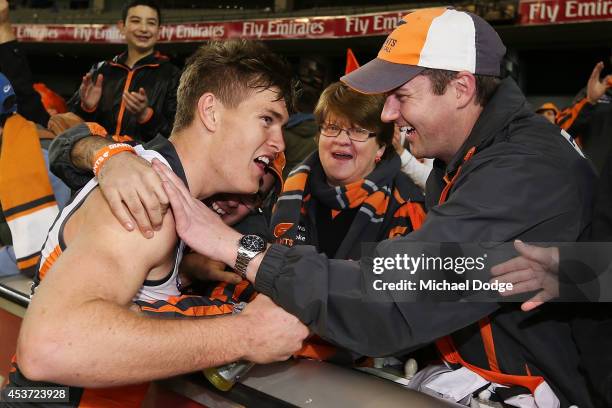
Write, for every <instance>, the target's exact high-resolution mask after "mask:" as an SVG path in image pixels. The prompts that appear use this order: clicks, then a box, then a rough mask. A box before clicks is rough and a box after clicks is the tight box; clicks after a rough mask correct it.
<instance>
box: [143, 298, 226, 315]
mask: <svg viewBox="0 0 612 408" xmlns="http://www.w3.org/2000/svg"><path fill="white" fill-rule="evenodd" d="M168 301H170V300H168ZM140 309H141V310H143V311H146V312H155V313H167V312H170V313H177V314H180V315H183V316H190V317H202V316H217V315H222V314H231V313H232V312H233V311H234V307H233V305H231V304H229V303H227V304H224V305H220V306H215V305H206V306H204V305H202V306H192V307H189V308H187V309H181V308H179V307H177V306H175V305H173V304H167V305H164V306H162V307H159V308H156V307H152V306H151V307H149V306H140Z"/></svg>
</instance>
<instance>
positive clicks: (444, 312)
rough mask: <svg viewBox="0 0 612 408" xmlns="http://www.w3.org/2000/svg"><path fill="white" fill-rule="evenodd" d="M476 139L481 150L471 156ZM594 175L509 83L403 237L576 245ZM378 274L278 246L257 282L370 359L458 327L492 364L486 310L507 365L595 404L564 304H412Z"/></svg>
mask: <svg viewBox="0 0 612 408" xmlns="http://www.w3.org/2000/svg"><path fill="white" fill-rule="evenodd" d="M471 147H476V153H475V154H474V156H473V157H472V158H471V159H470V160H469V161H467V162H466V163H462V162H463V158H464V155H465V154H466V152H467V151H468V150H469V149H470V148H471ZM462 164H463V165H462ZM461 165H462V170H461V173H460V175H459V176H458V178H457V179H456V181H455V183H454V185H453V187H452V189H451V190H450V192H449V196H448V199H447V201H446V202H445V203H443V204H441V205H435V203H437V202H438V199H439V197H440V193H441V190H442V187H443V182H441V176H442V175H443V174H444V172H446V173H447V174H448V175H450V176H452V175H454V174H455V172H456V171H457V169H458V168H459V166H461ZM594 181H595V173H594V170H593V168H592V165H591V163H590V162H589V161H588V160H586V159H585V158H583V157H582V156H581V155H580V154H579V153H578V152H577V151H576V150H575V148H574V146H573V145H572V144H571V142H570V141H568V140H566V139H565V138H564V137H562V136H561V135H560V130H559V128H558V127H556V126H554V125H551V124H549V123H547V122H546V120H544V119H543V118H540V117H538V116H536V115H535V114H533V113H532V112H531V109H530V108H529V106H527V104H526V101H525V98H524V96H523V95H522V93H521V91H520V90H519V89H518V87H517V86H516V84H515V83H514V82H513V81H512V80H510V79H506V80H504V81H503V82H502V84H501V85H500V87H499V88H498V90H497V91H496V93H495V94H494V95H493V98H492V99H491V100H490V101H489V102H488V103H487V105H486V106H485V108H484V110H483V112H482V114H481V115H480V117H479V119H478V121H477V122H476V124H475V126H474V129H473V130H472V132H471V134H470V135H469V137H468V139H467V141H466V142H465V144H464V145H463V146H462V148H461V149H460V151H459V152H458V153H457V155H456V157H455V158H454V159H453V160H452V161H451V162H450V163H449V165H448V166H447V167H446V168H443V166H441V165H440V163H438V164H437V166H436V167H435V168H434V171H432V174H431V175H430V178H429V180H428V184H427V198H428V200H430V201H431V203H432V206H431V208H430V209H429V213H428V215H427V219H426V221H425V223H424V224H423V226H422V227H421V228H420V229H419V230H418V231H415V232H413V233H411V234H409V235H408V236H405V237H401V238H398V240H401V241H400V242H405V241H420V242H466V243H469V242H472V243H474V242H507V241H512V240H514V239H515V238H520V239H522V240H524V241H536V242H537V241H539V242H546V241H549V242H561V241H576V240H577V239H578V238H579V237H580V236H581V235H582V234H584V233H585V232H586V231H587V229H588V227H589V224H590V220H591V201H592V190H593V183H594ZM392 246H393V243H392V242H391V241H383V242H381V243H380V244H378V246H377V249H376V253H377V255H378V256H387V255H390V254H393V248H392ZM370 274H371V271H368V270H367V269H366V268H363V269H362V268H360V264H359V262H353V261H343V260H332V259H327V257H326V256H325V255H322V254H318V253H316V250H315V249H314V248H313V247H310V246H295V247H293V248H287V247H283V246H280V245H274V246H272V247H271V248H270V250H269V251H268V253H267V254H266V256H265V257H264V259H263V261H262V264H261V266H260V268H259V271H258V274H257V278H256V282H255V287H256V289H257V290H258V291H260V292H262V293H264V294H266V295H268V296H270V297H271V298H272V299H274V301H275V302H277V303H278V304H279V305H281V306H282V307H283V308H285V309H286V310H288V311H289V312H291V313H293V314H295V315H296V316H298V317H299V318H300V319H301V320H302V321H303V322H304V323H305V324H307V325H308V326H309V327H310V328H311V329H312V330H313V331H315V332H316V333H317V334H318V335H320V336H321V337H323V338H325V339H327V340H330V341H332V342H334V343H337V344H339V345H341V346H343V347H346V348H349V349H352V350H354V351H356V352H358V353H361V354H364V355H370V356H380V355H390V354H400V353H404V352H407V351H409V350H411V349H415V348H417V347H419V346H422V345H425V344H428V343H430V342H432V341H435V340H436V339H438V338H440V337H442V336H445V335H449V334H453V336H454V338H455V340H456V341H455V343H456V344H457V347H458V349H459V351H460V352H461V355H462V357H463V358H464V359H465V360H466V361H468V362H470V363H471V364H475V365H477V366H479V367H483V368H486V369H490V368H489V366H488V362H487V359H486V355H485V354H484V351H483V350H482V349H483V347H482V341H481V340H480V337H479V332H478V328H477V325H475V324H474V323H476V322H477V321H478V320H479V319H481V318H483V317H485V316H488V317H489V319H490V321H491V325H492V330H493V337H494V339H495V346H496V347H495V348H496V352H497V358H498V360H499V365H500V369H501V370H502V372H504V373H508V374H516V375H525V366H528V367H529V369H530V371H531V372H532V373H533V375H541V376H543V377H544V378H545V379H546V381H547V382H548V383H549V385H551V387H552V388H553V390H554V391H555V393H556V394H557V395H558V396H559V398H560V400H561V405H562V406H569V405H570V404H577V405H579V406H580V407H581V408H584V407H590V406H593V404H592V401H591V398H590V396H589V393H588V390H587V386H586V383H585V381H584V380H583V379H582V376H581V374H580V373H579V372H578V366H579V364H580V361H579V351H578V347H577V346H576V344H575V343H574V341H573V340H572V330H573V326H572V318H571V311H568V308H566V307H565V306H564V305H560V304H547V305H545V306H543V307H541V308H539V309H536V310H535V311H532V312H529V313H525V312H522V311H521V310H520V308H519V305H518V304H508V303H505V304H501V303H454V302H453V303H441V302H437V303H436V302H429V303H423V302H420V303H414V302H401V301H400V300H398V299H396V298H394V297H391V296H393V295H388V296H389V297H388V298H387V299H386V300H387V301H377V302H367V301H365V300H364V299H366V298H367V293H366V285H365V284H364V282H368V281H369V280H370V277H369V276H367V275H370ZM475 326H476V327H475ZM457 337H460V338H461V339H462V340H461V341H457Z"/></svg>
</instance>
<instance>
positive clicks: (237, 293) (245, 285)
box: [232, 280, 249, 301]
mask: <svg viewBox="0 0 612 408" xmlns="http://www.w3.org/2000/svg"><path fill="white" fill-rule="evenodd" d="M248 287H249V281H248V280H242V281H241V282H240V283H239V284H237V285H236V286H235V287H234V293H233V294H232V298H233V300H235V301H238V299H240V295H242V292H244V290H245V289H246V288H248Z"/></svg>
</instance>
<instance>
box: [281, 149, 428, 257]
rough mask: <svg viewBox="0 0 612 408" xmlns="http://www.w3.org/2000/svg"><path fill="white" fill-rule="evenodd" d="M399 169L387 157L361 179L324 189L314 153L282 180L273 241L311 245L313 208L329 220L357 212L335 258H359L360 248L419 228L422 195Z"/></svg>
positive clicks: (397, 161) (313, 240) (398, 162)
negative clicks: (326, 212)
mask: <svg viewBox="0 0 612 408" xmlns="http://www.w3.org/2000/svg"><path fill="white" fill-rule="evenodd" d="M400 167H401V160H400V158H399V157H398V156H397V155H393V156H392V157H391V158H390V159H387V160H383V161H381V162H380V163H379V164H378V165H377V166H376V167H375V168H374V170H373V171H372V172H371V173H370V174H368V175H367V176H366V177H365V178H363V179H361V180H358V181H355V182H353V183H350V184H347V185H345V186H337V187H334V186H330V185H328V184H327V181H326V175H325V172H324V170H323V167H322V165H321V161H320V159H319V154H318V152H316V151H315V152H314V153H312V154H311V155H310V156H309V157H308V158H306V160H304V162H302V164H300V165H299V166H297V167H296V168H295V169H294V170H293V171H292V172H291V173H290V174H289V176H288V177H287V180H286V181H285V185H284V188H283V192H282V193H281V195H280V197H279V199H278V201H277V203H276V208H275V209H274V214H273V215H272V220H271V223H270V225H271V230H272V234H273V236H274V239H275V242H276V243H280V244H283V245H286V246H293V245H304V244H306V245H315V246H317V243H318V238H317V231H316V222H315V219H314V216H315V213H316V211H315V207H314V206H316V205H322V206H325V207H327V208H329V209H330V210H331V212H332V217H335V216H337V215H338V213H340V212H341V211H343V210H345V209H349V208H359V210H358V211H357V214H356V215H355V218H354V219H353V222H352V224H351V226H350V227H349V230H348V232H347V234H346V236H345V238H344V240H343V241H342V243H341V244H340V246H339V248H338V251H337V252H336V254H335V256H334V258H336V259H359V257H360V254H361V243H364V242H378V241H382V240H384V239H387V238H393V237H395V236H399V235H405V234H407V233H409V232H411V231H412V230H414V229H417V228H419V227H420V226H421V224H422V222H423V220H424V218H425V213H424V211H423V207H422V205H421V202H422V201H423V195H422V193H421V192H420V190H419V189H418V187H417V186H416V185H415V184H414V183H413V182H412V181H411V180H410V179H409V178H408V176H407V175H405V174H404V173H402V172H401V169H400Z"/></svg>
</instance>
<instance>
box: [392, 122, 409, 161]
mask: <svg viewBox="0 0 612 408" xmlns="http://www.w3.org/2000/svg"><path fill="white" fill-rule="evenodd" d="M401 139H402V132H401V131H400V128H399V126H396V125H393V148H395V151H396V152H397V155H398V156H401V155H402V153H404V150H405V149H406V148H405V147H404V145H403V144H402V140H401Z"/></svg>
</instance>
